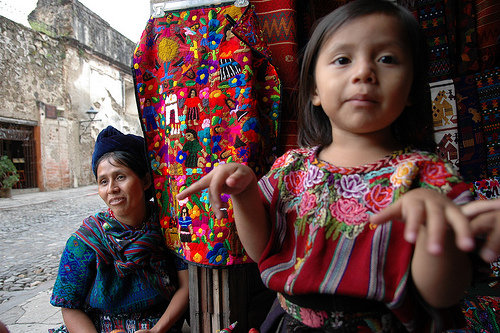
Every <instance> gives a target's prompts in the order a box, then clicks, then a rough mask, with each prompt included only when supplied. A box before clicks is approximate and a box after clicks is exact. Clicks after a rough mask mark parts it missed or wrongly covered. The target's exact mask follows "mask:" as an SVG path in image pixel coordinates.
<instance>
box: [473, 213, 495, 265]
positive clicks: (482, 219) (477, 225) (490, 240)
mask: <svg viewBox="0 0 500 333" xmlns="http://www.w3.org/2000/svg"><path fill="white" fill-rule="evenodd" d="M470 225H471V228H472V232H473V234H474V235H475V236H483V235H488V237H487V239H486V242H485V244H484V245H483V246H482V248H481V250H480V255H481V258H482V259H483V260H484V261H485V262H492V261H494V260H496V259H497V257H498V255H499V254H500V212H497V211H492V212H488V213H484V214H482V215H480V216H478V217H476V218H474V219H473V220H472V221H471V224H470Z"/></svg>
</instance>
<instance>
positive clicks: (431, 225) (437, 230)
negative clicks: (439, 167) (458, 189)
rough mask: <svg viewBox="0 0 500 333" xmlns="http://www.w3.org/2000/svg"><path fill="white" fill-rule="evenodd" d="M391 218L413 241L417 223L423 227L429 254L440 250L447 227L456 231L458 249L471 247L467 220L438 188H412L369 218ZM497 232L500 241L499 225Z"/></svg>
mask: <svg viewBox="0 0 500 333" xmlns="http://www.w3.org/2000/svg"><path fill="white" fill-rule="evenodd" d="M499 216H500V212H499ZM391 220H399V221H401V222H404V223H405V224H406V227H405V236H404V237H405V239H406V241H408V242H409V243H412V244H415V242H416V239H417V235H418V230H419V229H420V226H426V228H427V250H428V251H429V253H431V254H435V255H438V254H441V253H442V251H443V246H444V241H445V237H446V234H447V232H448V231H449V229H450V227H451V230H453V231H454V233H455V243H456V246H457V248H458V249H460V250H462V251H466V252H468V251H471V250H473V248H474V238H473V232H472V230H471V227H470V225H469V219H468V218H467V216H465V215H464V213H462V211H461V210H460V208H459V207H458V206H457V205H456V204H455V203H454V202H453V201H451V200H450V199H449V198H448V197H447V196H445V195H444V194H441V193H439V192H438V191H435V190H432V189H425V188H418V189H414V190H411V191H409V192H408V193H406V194H404V195H403V196H401V198H399V199H398V200H396V201H395V202H394V203H392V204H391V205H389V206H388V207H387V208H385V209H384V210H382V211H381V212H379V213H377V214H375V215H372V216H371V218H370V222H371V223H374V224H382V223H386V222H389V221H391ZM498 231H499V237H498V238H499V239H498V240H499V241H500V225H499V230H498Z"/></svg>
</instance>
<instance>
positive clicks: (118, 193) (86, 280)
mask: <svg viewBox="0 0 500 333" xmlns="http://www.w3.org/2000/svg"><path fill="white" fill-rule="evenodd" d="M92 168H93V171H94V174H95V176H96V179H97V183H98V192H99V196H100V197H101V198H102V200H104V202H105V203H106V205H107V206H108V207H109V208H108V209H107V210H106V211H103V212H100V213H97V214H95V215H93V216H90V217H88V218H86V219H85V220H84V221H83V224H82V226H81V227H80V228H79V229H78V230H77V231H76V232H75V233H74V234H73V235H71V237H70V238H69V240H68V241H67V243H66V248H65V249H64V252H63V254H62V257H61V263H60V266H59V273H58V276H57V280H56V282H55V285H54V291H53V294H52V297H51V300H50V303H51V304H52V305H54V306H58V307H61V308H62V309H61V311H62V315H63V319H64V323H65V325H66V327H67V330H69V331H70V332H71V333H78V332H101V333H104V332H106V333H107V332H111V331H113V330H118V329H120V330H123V331H125V332H180V331H181V329H182V324H183V321H184V315H185V313H186V309H187V308H188V303H189V300H188V298H189V287H188V281H189V278H188V271H187V265H186V264H185V263H184V262H183V261H181V259H178V258H177V257H176V256H174V255H172V254H170V253H169V252H168V251H167V249H166V247H165V245H164V242H163V239H162V233H161V229H160V225H159V222H158V219H157V216H156V208H155V206H154V204H153V203H152V202H150V199H151V198H152V196H153V193H154V190H153V185H152V181H151V176H150V173H149V163H148V161H147V157H146V153H145V146H144V139H143V138H141V137H139V136H135V135H132V134H128V135H124V134H123V133H121V132H120V131H118V130H117V129H115V128H114V127H112V126H108V127H107V128H106V129H105V130H103V131H102V132H101V133H100V134H99V136H98V137H97V141H96V144H95V150H94V153H93V156H92ZM66 327H63V328H61V329H59V330H57V331H56V332H64V331H65V330H66Z"/></svg>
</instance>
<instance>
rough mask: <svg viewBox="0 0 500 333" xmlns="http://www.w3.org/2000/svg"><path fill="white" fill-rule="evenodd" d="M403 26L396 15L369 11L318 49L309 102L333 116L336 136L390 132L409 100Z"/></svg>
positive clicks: (408, 66)
mask: <svg viewBox="0 0 500 333" xmlns="http://www.w3.org/2000/svg"><path fill="white" fill-rule="evenodd" d="M399 27H400V24H399V22H398V20H397V19H396V18H394V17H392V16H388V15H385V14H379V13H377V14H371V15H366V16H363V17H360V18H357V19H355V20H353V21H351V22H350V23H347V24H346V25H345V26H343V27H341V28H340V29H339V30H337V31H336V32H335V33H334V34H333V35H332V36H331V37H330V39H328V40H326V41H325V43H324V45H323V46H322V47H321V48H320V50H319V55H318V59H317V62H316V68H315V83H316V89H315V91H314V93H313V95H312V97H311V101H312V102H313V104H314V105H316V106H321V107H322V108H323V110H324V111H325V113H326V115H327V116H328V117H329V118H330V122H331V124H332V131H333V132H332V134H333V137H334V138H335V137H336V135H338V134H342V133H355V134H375V133H379V132H380V133H383V134H384V135H387V133H390V125H391V124H392V123H393V122H394V121H395V120H396V119H397V118H398V117H399V115H400V114H401V112H402V111H403V109H404V108H405V106H406V105H408V104H409V94H410V89H411V84H412V80H413V62H412V56H411V54H410V52H409V51H408V49H407V47H406V44H405V41H404V36H403V35H402V33H401V32H399V30H400V29H399ZM387 131H389V132H387Z"/></svg>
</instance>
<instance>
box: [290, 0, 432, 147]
mask: <svg viewBox="0 0 500 333" xmlns="http://www.w3.org/2000/svg"><path fill="white" fill-rule="evenodd" d="M374 13H380V14H386V15H390V16H392V17H395V18H397V19H398V20H399V27H394V29H400V30H401V31H402V32H403V35H404V36H405V42H406V46H407V47H408V49H409V50H410V52H411V55H412V57H413V82H412V86H411V91H410V101H411V105H410V106H407V107H405V109H404V111H403V112H402V113H401V115H400V116H399V117H398V119H396V121H395V122H394V123H393V124H392V132H393V135H394V137H395V138H397V139H398V140H399V141H400V142H401V143H403V144H405V145H412V146H414V147H415V148H419V149H422V150H428V151H434V150H435V147H436V143H435V141H434V127H433V119H432V112H431V108H430V96H429V90H428V85H427V74H428V70H429V61H428V53H427V40H426V37H425V34H424V33H423V31H422V27H421V26H420V24H419V23H418V21H417V20H416V19H415V17H414V16H413V15H412V13H411V12H409V11H408V10H406V9H405V8H404V7H401V6H399V5H397V4H395V3H392V2H390V1H386V0H356V1H353V2H350V3H348V4H346V5H344V6H342V7H339V8H338V9H336V10H334V11H333V12H331V13H330V14H328V15H327V16H325V17H324V18H322V19H321V20H320V21H319V22H318V24H317V25H316V28H315V29H314V32H313V34H312V35H311V38H310V39H309V42H308V44H307V47H306V49H305V51H304V56H303V59H302V67H301V73H300V79H299V84H300V89H299V97H298V99H299V117H298V123H299V133H298V144H299V146H302V147H312V146H318V145H319V146H326V145H329V144H330V143H331V142H332V126H331V124H330V120H329V118H328V116H327V115H326V114H325V112H324V111H323V109H322V107H321V106H314V105H313V104H312V101H311V96H312V95H313V93H314V91H315V89H316V83H315V82H316V80H315V69H316V62H317V59H318V55H319V52H320V50H321V48H322V47H323V45H324V43H325V42H326V41H328V39H329V38H330V37H331V36H332V35H333V34H334V33H335V32H337V31H338V30H339V29H340V28H341V27H343V26H345V25H346V24H348V23H350V22H352V21H353V20H355V19H357V18H360V17H362V16H365V15H369V14H374Z"/></svg>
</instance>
